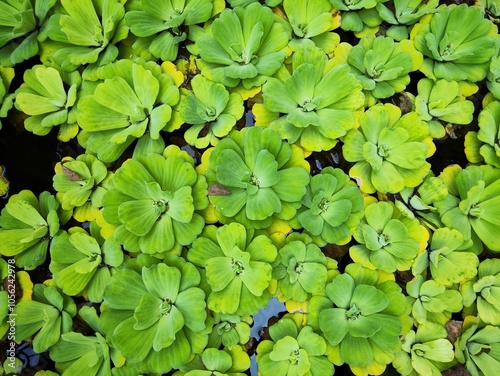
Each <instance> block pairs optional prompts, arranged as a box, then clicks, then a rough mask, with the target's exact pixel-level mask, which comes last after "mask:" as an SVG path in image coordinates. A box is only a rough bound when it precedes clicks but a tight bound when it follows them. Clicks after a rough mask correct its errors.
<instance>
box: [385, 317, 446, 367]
mask: <svg viewBox="0 0 500 376" xmlns="http://www.w3.org/2000/svg"><path fill="white" fill-rule="evenodd" d="M447 336H448V333H447V332H446V329H445V327H444V326H441V325H439V324H435V323H432V322H426V323H424V324H422V325H419V326H418V328H417V329H416V331H414V330H411V331H410V332H409V333H408V334H407V335H406V336H405V337H404V338H403V340H402V345H401V350H400V351H398V352H397V353H396V356H395V359H394V361H393V362H392V364H393V365H394V368H396V370H397V371H398V372H399V373H400V374H401V375H403V376H417V375H430V376H440V375H441V374H442V372H443V371H444V370H446V369H448V368H449V367H450V366H451V364H452V361H453V360H454V358H455V353H454V351H453V345H452V344H451V343H450V341H449V340H448V339H447Z"/></svg>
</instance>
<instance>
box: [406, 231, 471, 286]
mask: <svg viewBox="0 0 500 376" xmlns="http://www.w3.org/2000/svg"><path fill="white" fill-rule="evenodd" d="M471 246H472V241H471V240H469V241H464V237H463V235H462V234H461V233H460V232H459V231H457V230H452V229H449V228H447V227H442V228H439V229H437V230H436V231H435V232H434V233H433V234H432V240H431V243H430V246H429V247H428V248H427V249H425V250H424V251H423V252H421V253H420V254H419V255H418V257H417V258H416V259H415V261H414V263H413V266H412V272H413V273H415V274H420V273H423V272H424V271H425V270H426V269H427V268H428V267H429V268H430V272H431V276H432V279H433V280H434V281H436V282H437V283H438V284H440V285H444V286H447V287H450V286H452V285H453V284H455V283H463V282H465V281H466V280H469V279H472V278H474V277H475V276H476V274H477V267H478V266H479V259H478V257H477V255H476V254H475V253H474V252H470V251H469V248H470V247H471Z"/></svg>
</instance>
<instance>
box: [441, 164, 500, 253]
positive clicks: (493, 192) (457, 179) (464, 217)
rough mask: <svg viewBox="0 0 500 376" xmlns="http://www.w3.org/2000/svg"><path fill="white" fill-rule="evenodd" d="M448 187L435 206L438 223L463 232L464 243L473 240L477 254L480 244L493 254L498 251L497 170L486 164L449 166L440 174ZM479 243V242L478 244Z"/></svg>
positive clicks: (499, 177) (499, 174)
mask: <svg viewBox="0 0 500 376" xmlns="http://www.w3.org/2000/svg"><path fill="white" fill-rule="evenodd" d="M439 178H440V179H442V180H443V181H444V183H445V184H446V185H447V187H448V192H449V193H448V195H447V196H446V197H445V198H444V199H443V200H440V201H437V202H435V203H434V206H435V207H436V208H437V209H438V211H439V214H440V215H441V221H442V222H443V224H444V225H446V226H447V227H449V228H452V229H456V230H458V231H460V232H461V233H462V235H463V236H464V239H465V240H469V239H472V240H473V241H474V243H475V250H476V252H477V253H480V252H481V251H482V243H484V245H486V246H487V247H488V248H489V249H491V250H492V251H500V242H498V239H497V225H496V224H497V223H498V221H499V218H500V213H498V211H497V210H496V207H497V205H498V204H497V203H498V202H500V170H499V169H496V168H494V167H491V166H488V165H481V166H468V167H466V168H464V169H462V168H461V167H460V166H458V165H453V166H448V167H446V168H445V169H444V170H443V172H442V173H441V174H440V175H439ZM481 242H482V243H481Z"/></svg>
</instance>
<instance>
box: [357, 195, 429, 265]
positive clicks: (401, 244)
mask: <svg viewBox="0 0 500 376" xmlns="http://www.w3.org/2000/svg"><path fill="white" fill-rule="evenodd" d="M423 231H424V229H423V228H422V226H420V224H419V222H418V220H417V219H410V218H407V217H404V216H403V215H402V214H401V212H400V211H399V210H397V209H396V207H395V206H394V204H392V203H391V202H385V201H380V202H377V203H373V204H370V205H368V206H367V207H366V209H365V217H364V218H363V219H362V220H361V223H360V224H359V226H358V227H357V228H356V231H355V232H354V238H355V239H356V240H357V242H358V243H359V245H353V246H352V247H350V249H349V254H350V256H351V258H352V259H353V260H354V261H355V262H358V263H360V264H361V265H363V266H366V267H368V268H372V269H378V270H383V271H385V272H388V273H393V272H395V271H396V270H400V271H401V270H409V269H410V267H411V264H412V262H413V260H414V259H415V257H416V256H417V253H418V251H419V249H420V248H421V245H420V244H419V243H420V242H421V241H422V239H423V238H424V236H423ZM423 246H424V247H425V243H424V245H423Z"/></svg>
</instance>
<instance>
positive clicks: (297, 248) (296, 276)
mask: <svg viewBox="0 0 500 376" xmlns="http://www.w3.org/2000/svg"><path fill="white" fill-rule="evenodd" d="M278 260H279V262H278V263H277V265H275V266H274V268H273V278H274V279H276V280H277V281H278V291H279V292H280V293H281V295H282V296H280V298H282V299H283V300H288V299H292V300H294V301H296V302H304V301H306V300H307V299H309V298H310V297H311V295H312V294H317V293H320V292H321V291H323V289H324V288H325V285H326V283H327V278H328V270H327V259H326V256H325V255H324V254H323V252H321V249H320V248H319V247H318V246H317V245H316V244H314V243H312V242H311V243H308V244H306V243H305V242H303V241H300V240H294V241H291V242H288V243H287V244H286V245H284V246H283V247H282V248H281V249H280V250H279V253H278Z"/></svg>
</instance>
